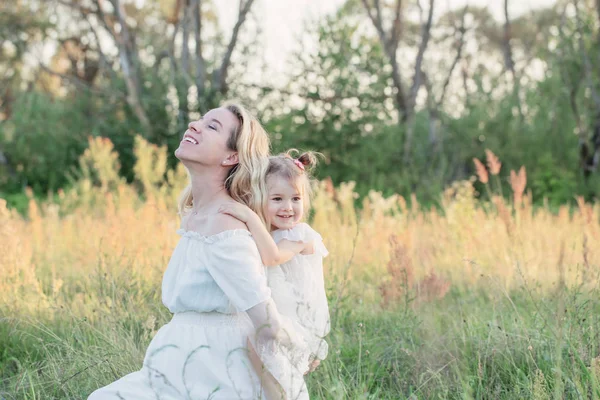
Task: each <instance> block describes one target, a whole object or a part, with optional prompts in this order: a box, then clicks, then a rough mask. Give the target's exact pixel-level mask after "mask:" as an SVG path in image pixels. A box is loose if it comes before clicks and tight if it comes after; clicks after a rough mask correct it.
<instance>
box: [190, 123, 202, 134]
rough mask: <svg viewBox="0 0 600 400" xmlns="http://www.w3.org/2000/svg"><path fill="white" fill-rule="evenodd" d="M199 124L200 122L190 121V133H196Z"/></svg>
mask: <svg viewBox="0 0 600 400" xmlns="http://www.w3.org/2000/svg"><path fill="white" fill-rule="evenodd" d="M199 124H200V121H192V122H190V123H189V124H188V129H190V130H191V131H195V132H198V130H199V126H200V125H199Z"/></svg>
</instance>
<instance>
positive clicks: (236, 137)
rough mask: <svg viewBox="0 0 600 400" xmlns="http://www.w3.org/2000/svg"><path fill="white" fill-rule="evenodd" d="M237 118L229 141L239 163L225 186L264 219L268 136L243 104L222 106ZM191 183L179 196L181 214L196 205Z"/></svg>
mask: <svg viewBox="0 0 600 400" xmlns="http://www.w3.org/2000/svg"><path fill="white" fill-rule="evenodd" d="M223 107H224V108H225V109H227V110H229V111H230V112H231V113H233V115H235V116H236V118H237V119H238V122H239V124H238V127H237V129H235V130H233V131H232V132H231V134H230V136H229V140H228V141H227V147H228V148H229V150H232V151H236V152H237V153H238V161H239V162H238V164H237V165H235V166H234V167H233V168H231V170H229V173H228V174H227V177H226V178H225V188H226V189H227V192H228V193H229V195H230V196H231V197H232V198H233V199H234V200H236V201H239V202H240V203H242V204H245V205H247V206H248V207H250V208H251V209H252V210H253V211H254V212H255V213H257V214H258V216H259V217H260V218H261V220H262V221H263V222H265V216H264V211H263V205H264V204H265V203H266V198H267V197H266V196H267V188H266V183H265V181H264V179H263V177H264V176H265V174H266V171H267V168H268V166H269V159H268V157H269V150H270V145H269V136H268V135H267V132H265V130H264V128H263V127H262V125H261V124H260V122H258V120H257V119H256V118H255V117H254V116H253V115H252V114H250V113H249V112H248V111H247V110H246V109H245V108H244V107H243V106H241V105H239V104H234V103H228V104H226V105H224V106H223ZM193 200H194V199H193V197H192V185H191V184H188V186H187V187H186V188H185V189H184V190H183V192H182V193H181V196H180V198H179V207H178V208H179V214H180V215H181V216H183V215H185V214H186V213H187V212H188V211H189V210H190V209H191V207H192V205H193Z"/></svg>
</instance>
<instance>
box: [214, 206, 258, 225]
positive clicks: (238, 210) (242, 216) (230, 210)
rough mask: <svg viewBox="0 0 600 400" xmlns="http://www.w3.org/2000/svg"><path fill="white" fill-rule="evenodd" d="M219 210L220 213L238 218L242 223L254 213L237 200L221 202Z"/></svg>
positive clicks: (246, 221)
mask: <svg viewBox="0 0 600 400" xmlns="http://www.w3.org/2000/svg"><path fill="white" fill-rule="evenodd" d="M219 212H220V213H221V214H227V215H231V216H232V217H233V218H236V219H239V220H240V221H242V222H243V223H248V221H249V220H250V219H251V218H252V216H253V215H254V211H252V210H251V209H250V208H249V207H248V206H246V205H244V204H242V203H238V202H237V201H228V202H227V203H223V204H221V207H219Z"/></svg>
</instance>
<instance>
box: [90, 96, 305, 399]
mask: <svg viewBox="0 0 600 400" xmlns="http://www.w3.org/2000/svg"><path fill="white" fill-rule="evenodd" d="M268 153H269V140H268V136H267V134H266V133H265V131H264V129H263V128H262V127H261V125H260V124H259V123H258V121H257V120H256V119H254V118H253V117H251V116H250V115H249V114H248V113H247V112H246V111H245V110H244V109H243V108H242V107H241V106H238V105H227V106H225V107H221V108H217V109H214V110H211V111H209V112H208V113H206V115H204V117H203V118H201V119H200V120H199V121H195V122H192V123H190V124H189V126H188V130H187V131H186V133H185V135H184V137H183V140H182V141H181V143H180V145H179V148H178V149H177V150H176V151H175V155H176V157H177V158H178V159H179V160H181V162H183V164H184V165H185V166H186V168H187V169H188V171H189V174H190V178H191V185H190V186H188V188H187V189H186V191H185V192H184V194H183V196H182V199H181V202H180V205H179V209H180V213H181V214H182V216H183V218H182V229H181V230H180V231H179V233H180V234H181V235H182V238H181V240H180V242H179V244H178V245H177V247H176V248H175V250H174V252H173V255H172V257H171V260H170V262H169V266H168V268H167V270H166V272H165V275H164V279H163V284H162V300H163V303H164V304H165V305H166V306H167V308H169V310H170V311H171V312H172V313H173V314H174V316H173V319H172V320H171V321H170V322H169V323H168V324H166V325H165V326H163V327H162V328H161V329H160V330H159V331H158V332H157V334H156V336H155V337H154V338H153V340H152V342H151V343H150V346H149V347H148V350H147V351H146V356H145V358H144V364H143V367H142V369H141V370H140V371H137V372H134V373H131V374H129V375H127V376H125V377H124V378H122V379H120V380H118V381H116V382H114V383H112V384H110V385H108V386H106V387H104V388H101V389H98V390H96V391H95V392H94V393H92V394H91V395H90V396H89V398H88V399H89V400H102V399H126V400H137V399H139V400H141V399H169V400H171V399H173V400H174V399H207V398H210V399H213V400H219V399H227V400H229V399H264V398H268V397H270V396H272V395H274V394H275V393H274V392H275V391H276V390H278V389H280V387H274V386H273V380H272V379H271V377H270V375H269V374H267V376H269V379H265V380H264V381H263V383H264V382H268V383H266V384H265V385H262V384H261V379H260V378H259V374H260V368H261V364H262V363H261V361H262V362H264V364H265V365H268V366H269V368H276V367H277V366H286V367H287V366H289V363H288V362H289V361H291V363H292V366H293V365H295V364H296V363H298V364H299V363H301V361H299V360H294V359H293V358H294V357H293V356H294V354H295V351H294V350H295V349H298V348H299V347H301V346H303V344H301V339H299V336H298V335H297V334H296V333H295V332H293V330H292V329H286V328H285V326H287V325H286V322H285V321H284V319H283V318H282V317H281V316H280V315H279V313H278V312H277V309H276V308H275V306H274V304H273V301H272V299H271V293H270V290H269V288H268V287H267V284H266V278H265V274H264V269H263V267H262V264H261V261H260V255H259V253H258V250H257V248H256V244H255V243H254V241H253V239H252V237H251V235H250V233H249V232H248V230H247V227H246V226H245V225H244V224H243V223H242V222H240V221H239V220H237V219H235V218H233V217H231V216H228V215H226V214H222V213H219V212H218V210H219V208H220V207H221V205H223V204H225V203H227V202H231V201H238V202H241V203H244V204H246V205H248V206H249V207H250V208H252V209H253V210H260V209H261V208H262V204H263V200H264V199H263V197H262V196H264V193H266V192H267V191H266V190H265V188H264V187H262V186H263V185H264V183H263V180H262V179H261V177H262V176H263V175H264V173H265V169H266V168H267V164H268V160H267V156H268ZM249 341H250V342H252V346H253V347H254V348H255V349H257V350H256V352H254V351H253V350H252V349H251V348H250V346H249V344H250V343H249ZM298 353H301V352H298ZM257 355H258V357H256V356H257ZM282 355H285V357H286V359H283V358H282V357H283V356H282ZM253 365H254V368H253ZM257 371H259V372H257ZM289 376H291V377H297V376H298V374H296V373H292V374H289ZM300 376H301V374H300ZM284 386H286V387H287V388H294V390H296V391H297V393H294V394H293V395H292V396H290V392H289V390H286V391H285V393H286V394H285V395H284V397H290V398H296V399H302V398H304V399H307V398H308V394H307V392H306V386H305V385H304V381H303V380H302V382H293V383H291V384H290V383H289V382H286V383H284ZM265 388H266V389H267V394H265V390H264V389H265ZM278 393H281V391H279V392H278ZM277 397H279V396H277Z"/></svg>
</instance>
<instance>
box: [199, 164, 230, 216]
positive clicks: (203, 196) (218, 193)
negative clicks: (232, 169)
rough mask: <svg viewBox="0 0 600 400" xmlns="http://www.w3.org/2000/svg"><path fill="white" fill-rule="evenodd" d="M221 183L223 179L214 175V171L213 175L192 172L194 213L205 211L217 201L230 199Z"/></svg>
mask: <svg viewBox="0 0 600 400" xmlns="http://www.w3.org/2000/svg"><path fill="white" fill-rule="evenodd" d="M223 181H224V178H223V177H222V176H221V174H215V173H214V171H213V173H211V172H210V171H207V173H198V172H194V173H193V174H191V182H192V196H193V199H194V205H193V210H194V212H202V211H203V210H207V209H208V208H210V206H211V204H214V203H215V200H217V199H222V200H226V199H228V198H230V196H229V194H228V193H227V189H226V188H225V184H224V182H223Z"/></svg>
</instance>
